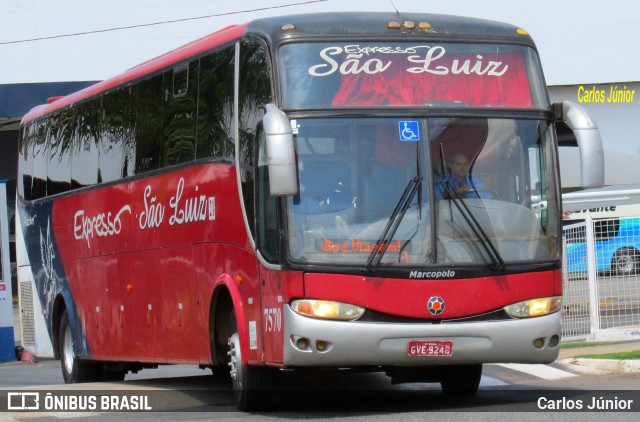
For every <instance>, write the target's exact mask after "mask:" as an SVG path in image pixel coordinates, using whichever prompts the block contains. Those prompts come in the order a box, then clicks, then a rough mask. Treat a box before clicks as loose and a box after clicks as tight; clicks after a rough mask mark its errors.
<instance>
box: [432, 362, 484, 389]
mask: <svg viewBox="0 0 640 422" xmlns="http://www.w3.org/2000/svg"><path fill="white" fill-rule="evenodd" d="M480 378H482V364H476V365H454V366H449V367H447V368H443V371H442V378H441V379H440V385H441V386H442V391H444V393H445V394H446V395H448V396H472V395H474V394H475V393H477V392H478V387H479V386H480Z"/></svg>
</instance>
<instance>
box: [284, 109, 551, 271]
mask: <svg viewBox="0 0 640 422" xmlns="http://www.w3.org/2000/svg"><path fill="white" fill-rule="evenodd" d="M292 126H293V127H294V128H295V129H294V136H295V139H296V148H297V154H298V174H299V193H298V194H297V195H295V196H292V197H289V198H288V200H287V204H288V207H287V215H288V243H289V253H290V258H291V259H293V260H294V261H298V262H301V263H305V262H306V263H333V264H348V265H362V266H365V265H367V264H368V263H370V262H371V256H372V254H374V253H375V252H376V251H383V252H384V254H383V257H382V258H381V259H380V262H379V264H380V266H385V265H387V266H389V265H390V266H394V265H400V266H402V265H405V266H406V265H411V266H412V267H415V266H416V265H418V266H419V265H435V264H441V263H464V264H478V265H491V263H492V262H495V259H494V258H493V257H492V253H491V250H492V249H494V250H495V251H496V253H497V255H498V256H499V260H503V261H504V262H505V263H507V264H508V263H515V262H522V261H531V260H549V259H558V258H559V248H558V239H559V230H560V228H559V222H558V221H556V220H557V219H556V218H555V217H554V216H555V215H558V214H557V212H558V210H559V208H558V200H557V192H556V191H555V188H554V181H555V180H556V176H557V175H556V174H555V166H554V164H553V163H554V159H553V153H552V151H553V143H552V138H551V132H550V128H549V125H548V124H547V123H546V122H543V121H538V120H524V119H523V120H517V119H496V118H489V119H487V118H443V117H438V118H413V117H412V118H402V119H397V118H308V119H296V120H293V121H292ZM416 184H417V189H415V188H414V185H416ZM410 188H411V189H413V190H411V189H410ZM409 191H411V193H410V194H409V193H408V192H409ZM403 193H405V195H404V199H402V197H403ZM403 201H404V208H405V210H403V211H402V213H401V214H399V213H398V212H394V210H395V209H396V208H397V207H399V206H401V205H402V203H403ZM394 214H395V216H398V215H400V218H399V219H398V224H396V226H397V227H395V228H394V229H393V230H392V231H391V232H390V233H389V236H387V237H386V238H385V236H384V232H385V227H386V226H387V225H388V224H389V223H390V218H391V217H392V216H394Z"/></svg>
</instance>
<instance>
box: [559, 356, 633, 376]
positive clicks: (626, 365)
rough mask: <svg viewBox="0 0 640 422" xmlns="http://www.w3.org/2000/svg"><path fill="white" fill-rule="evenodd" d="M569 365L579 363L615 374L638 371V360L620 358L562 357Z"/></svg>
mask: <svg viewBox="0 0 640 422" xmlns="http://www.w3.org/2000/svg"><path fill="white" fill-rule="evenodd" d="M564 362H566V363H568V364H570V365H580V366H586V367H589V368H593V369H597V370H600V371H604V372H612V373H616V374H636V373H640V360H635V359H634V360H620V359H585V358H570V359H564Z"/></svg>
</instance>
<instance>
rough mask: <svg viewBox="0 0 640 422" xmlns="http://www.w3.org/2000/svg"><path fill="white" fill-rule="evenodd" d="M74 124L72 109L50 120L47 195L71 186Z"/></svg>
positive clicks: (66, 189)
mask: <svg viewBox="0 0 640 422" xmlns="http://www.w3.org/2000/svg"><path fill="white" fill-rule="evenodd" d="M74 126H75V125H74V111H73V110H72V109H67V110H63V111H62V112H60V113H57V114H55V115H54V116H53V117H52V118H51V120H50V127H49V150H48V155H49V162H48V164H47V195H55V194H57V193H62V192H66V191H68V190H69V189H70V187H71V148H72V145H73V138H74Z"/></svg>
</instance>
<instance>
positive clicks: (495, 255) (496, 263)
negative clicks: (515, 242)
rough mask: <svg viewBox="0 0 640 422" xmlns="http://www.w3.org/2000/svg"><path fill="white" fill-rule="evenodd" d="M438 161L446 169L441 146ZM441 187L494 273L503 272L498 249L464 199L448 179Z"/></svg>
mask: <svg viewBox="0 0 640 422" xmlns="http://www.w3.org/2000/svg"><path fill="white" fill-rule="evenodd" d="M440 160H441V161H442V168H443V169H444V168H446V167H445V163H444V152H443V151H442V144H440ZM443 186H444V188H445V190H446V192H447V193H448V194H449V197H450V198H452V199H453V203H454V204H455V206H456V207H457V208H458V211H460V214H462V217H463V218H464V220H465V221H466V222H467V224H468V225H469V227H471V230H472V231H473V233H474V234H475V235H476V237H477V238H478V240H479V241H480V244H481V245H482V247H483V248H484V250H485V251H486V252H487V255H489V258H490V259H491V262H492V263H493V269H495V270H496V271H503V270H504V269H505V264H504V259H502V256H500V252H498V249H496V247H495V245H494V244H493V242H491V239H490V238H489V236H488V235H487V233H486V232H485V231H484V229H483V228H482V225H481V224H480V223H479V222H478V219H477V218H476V217H475V216H474V215H473V213H472V212H471V210H470V209H469V206H468V205H467V203H466V202H465V200H464V198H463V197H462V196H461V195H460V194H459V193H458V192H457V191H456V190H455V189H454V188H453V185H452V183H451V180H449V178H448V177H445V180H444V183H443Z"/></svg>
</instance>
